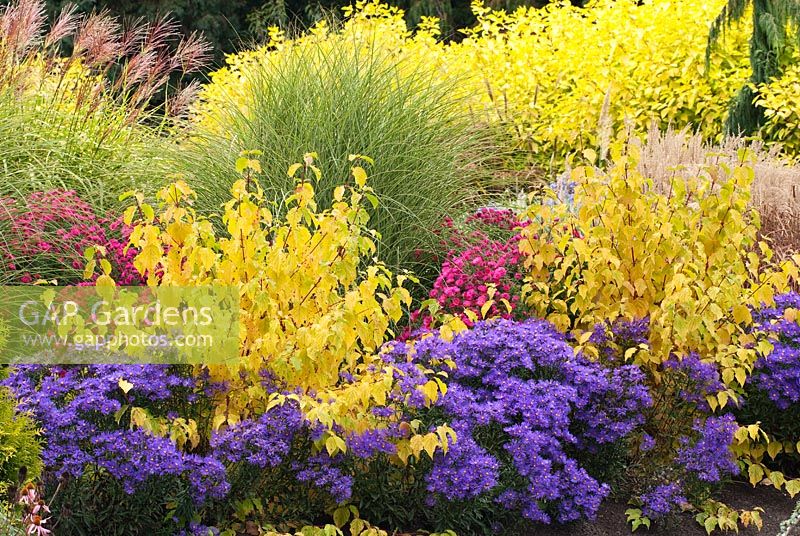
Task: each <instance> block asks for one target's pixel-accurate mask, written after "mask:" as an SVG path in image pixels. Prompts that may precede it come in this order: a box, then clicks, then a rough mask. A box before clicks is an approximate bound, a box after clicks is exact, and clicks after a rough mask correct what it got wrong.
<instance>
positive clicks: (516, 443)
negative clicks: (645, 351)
mask: <svg viewBox="0 0 800 536" xmlns="http://www.w3.org/2000/svg"><path fill="white" fill-rule="evenodd" d="M414 352H415V353H416V359H417V360H420V361H423V362H434V363H435V362H441V361H443V360H444V359H452V360H453V361H454V362H455V363H456V369H455V370H454V371H452V373H451V376H450V377H451V381H450V385H449V388H448V392H447V394H446V395H445V396H444V397H442V398H441V399H440V401H439V402H438V407H439V408H440V409H441V410H442V411H443V412H444V414H445V416H446V419H447V421H448V422H449V423H450V424H451V426H452V427H453V428H454V429H455V430H456V431H457V433H458V440H457V441H456V444H455V445H453V446H452V447H451V450H450V451H449V453H448V454H442V453H437V454H436V455H435V459H434V464H433V469H432V471H431V473H430V474H429V475H428V479H427V486H428V491H429V492H431V493H432V494H433V495H434V498H438V499H440V500H468V499H476V498H479V497H489V498H493V500H495V501H496V502H497V503H498V504H500V505H501V506H503V507H505V508H507V509H510V510H515V511H518V512H520V513H521V515H523V516H524V517H526V518H528V519H531V520H535V521H541V522H545V523H550V522H552V521H557V522H559V523H565V522H569V521H573V520H577V519H580V518H593V517H594V516H595V515H596V513H597V510H598V508H599V505H600V502H601V501H602V500H603V498H605V497H606V496H607V495H608V493H609V488H608V486H607V485H605V484H603V483H601V482H598V481H597V480H596V479H594V478H593V477H592V476H590V474H589V473H588V471H587V470H586V469H585V468H584V467H583V466H582V465H581V462H580V454H581V453H588V452H591V451H593V450H594V449H595V448H596V447H598V446H599V445H602V444H610V443H613V442H616V441H619V440H621V439H623V438H625V437H626V436H627V435H628V434H630V433H631V432H632V431H633V430H634V429H635V428H636V427H637V426H638V425H640V424H641V423H642V422H643V410H644V409H645V408H646V407H648V406H649V405H650V403H651V400H650V396H649V393H648V390H647V388H646V386H645V385H644V379H645V378H644V375H643V374H642V372H641V371H640V370H639V369H638V368H637V367H635V366H632V365H626V366H621V367H617V368H615V369H608V368H605V367H603V366H601V365H599V364H597V363H592V362H590V361H588V360H586V359H584V358H583V357H581V356H576V355H575V352H574V350H573V349H572V348H571V347H570V346H569V345H568V344H567V342H566V341H565V339H564V336H563V335H561V334H560V333H559V332H557V331H556V330H555V328H554V327H553V326H552V325H551V324H549V323H547V322H545V321H541V320H535V319H531V320H527V321H524V322H514V321H511V320H495V321H486V322H478V323H477V324H476V325H475V326H474V327H473V329H471V330H468V331H465V332H462V333H459V334H458V335H456V336H455V337H454V339H453V340H452V341H451V342H446V341H444V340H442V339H440V338H438V337H429V338H426V339H421V340H418V341H416V343H415V346H414ZM487 438H490V439H488V440H487ZM503 475H512V476H510V477H509V478H504V476H503Z"/></svg>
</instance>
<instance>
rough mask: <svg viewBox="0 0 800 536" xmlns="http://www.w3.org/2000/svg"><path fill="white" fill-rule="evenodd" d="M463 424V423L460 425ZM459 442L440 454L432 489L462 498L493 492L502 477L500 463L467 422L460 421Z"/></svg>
mask: <svg viewBox="0 0 800 536" xmlns="http://www.w3.org/2000/svg"><path fill="white" fill-rule="evenodd" d="M459 424H460V425H459ZM456 434H458V441H456V443H455V444H454V445H452V446H451V447H450V449H449V451H448V453H447V455H446V456H440V457H439V459H438V460H437V463H436V464H435V465H434V466H433V469H432V470H431V473H430V474H429V475H428V491H430V492H431V493H439V494H441V495H442V496H444V497H445V498H446V499H447V500H450V501H461V500H466V499H471V498H473V497H477V496H478V495H480V494H482V493H486V492H489V491H491V490H492V489H493V488H494V487H495V486H497V484H498V481H499V479H500V474H499V471H500V464H499V463H498V461H497V460H496V459H495V458H494V456H492V455H491V454H489V453H488V452H486V450H485V449H484V448H482V447H480V446H479V445H478V444H477V443H476V442H475V440H474V439H473V438H472V436H471V435H470V431H469V428H467V427H466V426H465V425H464V424H463V422H462V423H456Z"/></svg>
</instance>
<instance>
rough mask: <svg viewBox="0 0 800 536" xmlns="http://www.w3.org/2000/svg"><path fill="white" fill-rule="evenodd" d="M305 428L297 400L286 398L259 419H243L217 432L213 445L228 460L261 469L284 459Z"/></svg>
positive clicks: (218, 453) (277, 463)
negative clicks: (245, 463) (282, 402)
mask: <svg viewBox="0 0 800 536" xmlns="http://www.w3.org/2000/svg"><path fill="white" fill-rule="evenodd" d="M306 428H307V425H306V421H305V419H304V418H303V414H302V412H301V411H300V408H299V405H298V404H297V402H293V401H287V402H286V403H285V404H283V405H280V406H276V407H274V408H272V409H271V410H270V411H268V412H266V413H264V414H262V415H261V416H260V417H259V418H258V419H256V420H246V421H242V422H240V423H238V424H236V425H234V426H231V427H230V428H228V429H227V430H225V431H224V432H221V433H218V434H214V435H213V436H212V438H211V447H212V448H213V449H214V452H215V454H216V456H217V457H218V458H219V459H220V460H222V461H224V462H226V463H238V462H247V463H249V464H251V465H254V466H256V467H259V468H261V469H264V468H265V467H276V466H278V465H280V464H281V463H282V462H283V461H284V460H285V458H286V456H287V455H288V454H289V451H290V450H291V448H292V443H293V442H294V440H295V438H296V437H297V435H298V434H299V433H301V432H305V431H306Z"/></svg>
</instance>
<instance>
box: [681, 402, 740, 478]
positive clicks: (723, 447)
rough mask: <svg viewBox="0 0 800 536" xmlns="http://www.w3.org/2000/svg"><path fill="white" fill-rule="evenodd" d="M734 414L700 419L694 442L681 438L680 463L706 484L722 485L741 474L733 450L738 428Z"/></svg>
mask: <svg viewBox="0 0 800 536" xmlns="http://www.w3.org/2000/svg"><path fill="white" fill-rule="evenodd" d="M738 427H739V426H738V425H737V424H736V419H735V418H734V417H733V415H731V414H730V413H729V414H726V415H723V416H721V417H717V416H711V417H708V418H707V419H705V421H703V420H699V419H698V420H697V421H696V422H695V424H694V426H693V427H692V430H693V431H694V432H695V437H694V439H690V438H688V437H682V438H681V447H680V449H678V455H677V458H676V461H677V462H678V464H680V465H681V466H683V467H685V468H686V470H687V471H690V472H691V473H693V475H694V476H695V477H696V478H697V479H699V480H701V481H703V482H719V481H721V480H722V479H723V478H724V477H727V476H729V475H734V474H738V473H739V467H738V466H737V465H736V461H735V460H734V457H733V453H732V452H731V450H730V447H731V444H732V443H733V435H734V434H735V433H736V430H737V429H738Z"/></svg>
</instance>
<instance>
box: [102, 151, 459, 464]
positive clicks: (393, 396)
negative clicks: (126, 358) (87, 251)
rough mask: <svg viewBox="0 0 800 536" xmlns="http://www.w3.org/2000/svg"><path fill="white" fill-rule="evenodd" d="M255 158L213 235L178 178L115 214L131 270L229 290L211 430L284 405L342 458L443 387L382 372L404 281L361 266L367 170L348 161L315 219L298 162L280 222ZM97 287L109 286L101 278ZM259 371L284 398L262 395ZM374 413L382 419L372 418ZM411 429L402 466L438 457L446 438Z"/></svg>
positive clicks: (310, 163)
mask: <svg viewBox="0 0 800 536" xmlns="http://www.w3.org/2000/svg"><path fill="white" fill-rule="evenodd" d="M254 156H255V155H254V154H253V153H244V154H243V156H241V157H240V159H239V160H238V161H237V167H238V168H239V170H240V171H241V172H242V173H243V177H242V178H240V179H239V180H237V181H235V182H234V184H233V186H232V188H231V200H230V201H228V202H227V203H225V205H224V207H223V209H224V213H223V215H222V223H223V225H224V226H225V231H223V232H218V231H216V230H215V228H214V226H213V224H212V223H211V221H210V220H208V219H207V218H205V217H202V216H199V215H198V214H196V212H195V210H194V209H193V207H192V203H193V199H194V193H193V191H192V190H191V189H190V188H189V186H188V185H187V184H186V183H184V182H177V183H175V184H172V185H170V186H168V187H166V188H164V189H163V190H162V191H161V192H160V193H159V195H158V198H159V201H160V207H158V210H156V209H154V208H153V207H151V206H150V205H148V204H147V203H146V202H145V201H144V197H143V196H142V195H136V196H135V205H133V206H131V207H130V209H128V210H127V211H126V213H125V218H126V223H130V222H133V223H135V227H134V229H133V231H132V233H131V235H130V243H131V245H133V246H134V247H135V248H136V249H137V251H138V252H139V253H138V254H137V255H136V257H135V258H134V260H133V263H134V266H135V267H136V268H137V270H138V271H139V272H140V273H144V274H148V277H147V283H148V284H151V285H161V286H183V287H196V286H205V285H221V286H233V287H235V288H238V289H239V294H240V314H239V322H240V344H239V352H240V360H239V361H238V362H237V363H236V364H234V365H231V366H228V365H210V366H209V369H210V371H211V377H212V379H214V380H215V381H224V382H227V384H228V386H229V391H226V392H225V393H223V394H221V395H220V396H219V397H217V398H216V402H217V403H216V406H215V411H214V415H213V418H212V420H211V428H212V429H214V430H217V429H219V428H220V427H221V426H223V425H226V424H227V425H231V426H233V425H236V424H237V423H238V422H240V421H241V420H242V419H245V418H251V417H252V416H254V415H255V416H258V415H260V414H261V413H263V412H265V411H266V410H268V409H271V408H273V407H275V406H276V405H280V404H282V403H285V402H286V401H287V400H294V401H296V402H297V403H298V404H299V407H300V410H301V411H302V413H303V415H304V417H305V418H306V419H307V420H308V421H310V422H311V423H312V424H314V425H319V426H320V427H321V430H322V431H321V432H320V433H318V434H317V435H316V436H315V444H316V446H317V447H318V448H319V449H324V450H325V451H327V453H328V454H329V455H330V456H334V455H336V453H345V452H346V451H347V450H348V446H347V441H346V437H347V436H348V434H353V433H363V432H365V431H366V430H371V429H376V428H381V427H382V426H383V425H382V422H383V421H382V419H384V418H386V417H391V416H392V415H394V414H395V412H397V413H400V412H402V408H403V406H404V404H405V403H420V402H419V401H421V403H423V404H430V403H432V402H433V401H435V400H436V399H437V397H438V396H439V393H440V391H441V390H443V389H444V387H443V384H442V383H441V380H440V381H438V382H437V381H435V379H434V378H428V379H425V376H426V373H425V372H424V371H423V370H422V369H420V368H419V367H416V366H412V367H410V368H403V367H401V366H396V365H394V364H392V363H387V362H386V361H385V360H384V359H383V357H382V356H381V355H380V353H379V349H380V347H381V345H382V344H383V343H384V341H385V340H386V338H387V337H388V336H390V335H392V334H393V333H392V328H393V325H394V323H396V322H398V321H399V320H400V319H401V318H402V316H403V314H404V308H405V307H407V306H409V305H410V301H411V298H410V295H409V293H408V290H406V289H405V288H404V287H403V283H404V282H405V280H406V279H407V277H405V276H398V277H395V276H394V275H393V274H392V273H391V272H390V271H389V270H388V269H387V268H386V267H385V266H384V265H382V264H380V263H379V262H377V261H375V260H374V259H373V258H372V257H371V256H372V255H373V254H374V253H375V242H374V238H375V233H374V232H372V231H370V230H369V229H368V228H367V223H368V221H369V214H368V212H367V210H366V209H365V207H364V206H363V204H364V203H365V202H366V200H367V199H369V198H371V197H372V196H373V194H372V190H371V189H370V188H369V187H367V186H366V184H365V183H366V172H365V171H364V169H363V168H362V167H360V166H359V165H355V166H354V167H353V169H352V177H353V180H354V182H355V185H354V186H352V187H344V186H340V187H337V188H336V189H335V191H334V193H333V203H332V205H331V206H330V208H328V209H325V210H322V209H319V208H318V206H317V203H316V200H315V190H314V186H313V184H314V183H315V182H316V180H318V176H319V174H320V170H319V169H318V168H317V167H316V165H315V163H314V156H313V155H311V154H307V155H305V157H304V160H303V163H298V164H295V165H292V166H291V167H290V169H289V175H290V176H291V177H294V178H295V180H296V182H295V187H294V190H293V194H292V195H290V196H289V197H288V198H287V200H286V210H285V214H284V215H283V216H282V217H277V216H274V215H273V212H272V208H274V207H272V205H271V204H270V203H268V202H267V201H266V200H265V198H264V192H263V190H262V189H261V188H260V186H259V183H258V181H257V180H256V174H257V173H259V172H260V169H261V167H260V163H259V162H258V160H256V159H254V158H253V157H254ZM361 159H362V157H358V156H355V155H354V156H353V157H352V160H353V161H354V162H355V163H356V164H358V161H360V160H361ZM134 220H135V221H134ZM97 284H98V285H111V284H113V280H112V279H111V278H110V277H108V276H107V275H101V276H99V277H98V278H97ZM265 373H266V374H268V376H269V377H270V378H271V379H272V381H274V382H275V383H276V384H277V385H280V386H281V391H282V392H286V393H288V394H282V393H276V392H274V391H273V392H270V391H268V390H267V389H266V388H265V387H264V385H263V384H262V380H263V376H262V375H263V374H265ZM418 380H419V381H420V382H421V384H420V385H418V384H417V383H416V382H417V381H418ZM422 380H425V381H422ZM409 384H410V385H411V386H412V388H411V389H406V388H405V386H407V385H409ZM376 407H377V408H382V409H381V412H385V413H386V414H385V415H383V416H380V415H376V414H375V412H374V411H373V410H374V409H375V408H376ZM412 431H413V432H414V433H413V434H409V436H408V437H403V438H401V439H398V441H397V449H398V451H397V452H398V454H397V457H396V459H397V461H398V462H405V461H406V460H407V458H408V457H409V456H410V455H411V454H414V455H420V453H421V452H423V451H428V452H430V453H432V452H433V451H434V450H436V449H438V448H446V445H447V441H446V440H445V438H446V436H445V430H439V432H441V433H439V434H437V433H434V432H427V431H421V432H420V433H419V434H417V433H416V432H417V431H416V430H412Z"/></svg>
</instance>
